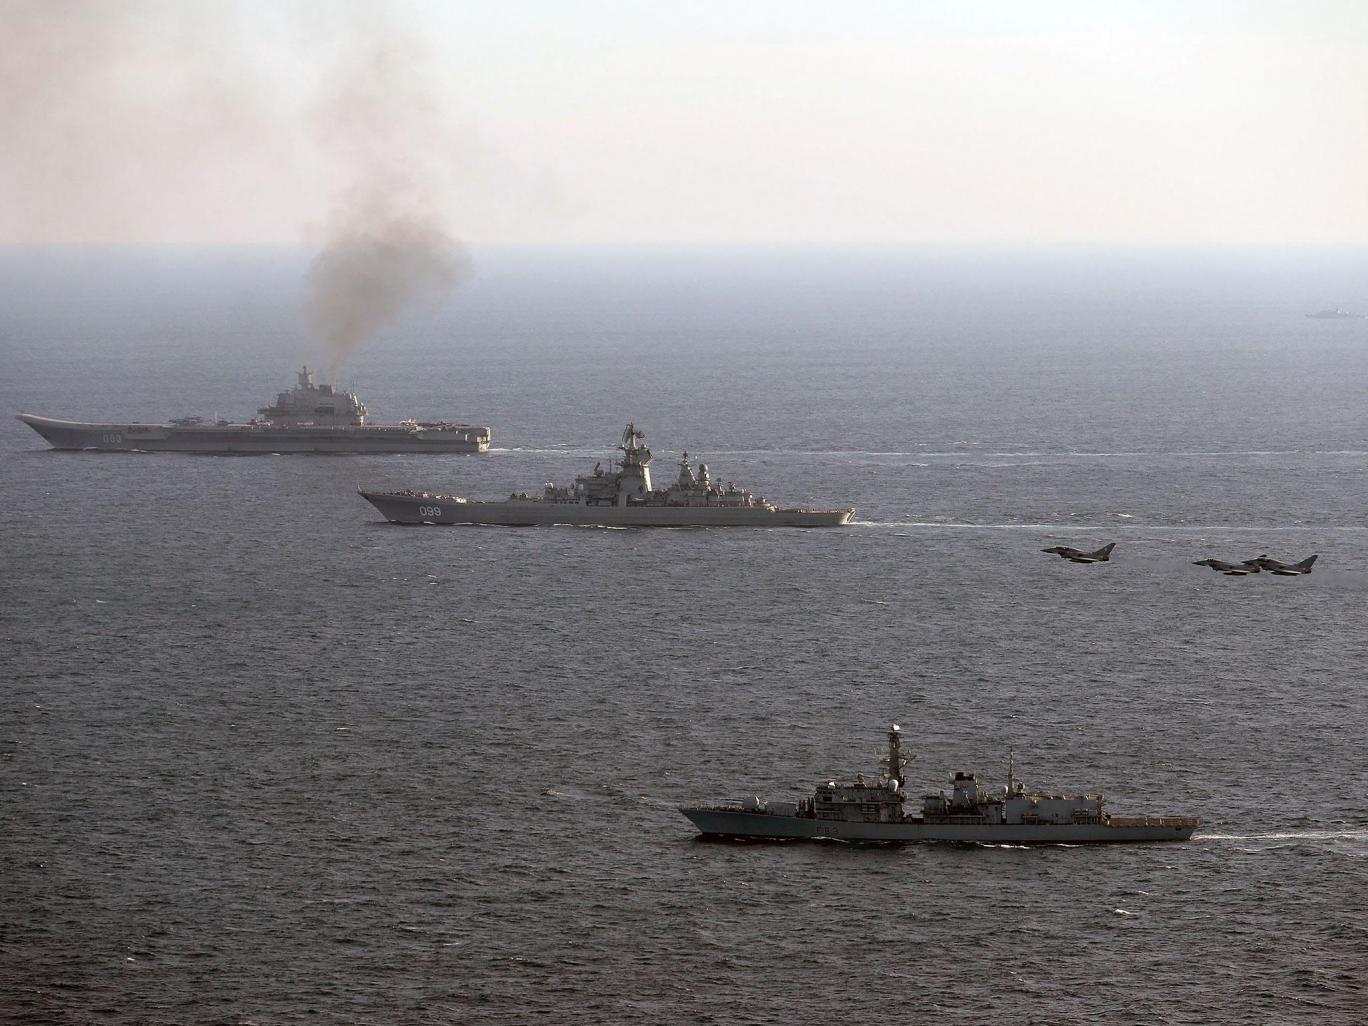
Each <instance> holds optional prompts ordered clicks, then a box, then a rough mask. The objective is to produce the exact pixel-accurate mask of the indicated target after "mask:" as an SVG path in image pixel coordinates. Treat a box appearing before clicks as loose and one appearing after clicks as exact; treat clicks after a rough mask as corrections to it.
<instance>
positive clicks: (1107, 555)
mask: <svg viewBox="0 0 1368 1026" xmlns="http://www.w3.org/2000/svg"><path fill="white" fill-rule="evenodd" d="M1114 548H1116V542H1107V544H1106V545H1103V546H1102V547H1101V548H1100V549H1098V550H1097V551H1096V552H1090V553H1088V556H1089V558H1090V559H1101V560H1108V559H1111V550H1112V549H1114ZM1311 558H1312V559H1315V558H1316V557H1315V556H1312V557H1311Z"/></svg>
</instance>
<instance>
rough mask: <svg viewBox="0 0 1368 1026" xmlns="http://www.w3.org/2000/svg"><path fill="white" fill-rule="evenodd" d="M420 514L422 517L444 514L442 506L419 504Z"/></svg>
mask: <svg viewBox="0 0 1368 1026" xmlns="http://www.w3.org/2000/svg"><path fill="white" fill-rule="evenodd" d="M418 515H419V516H420V517H440V516H441V515H442V507H441V506H419V507H418Z"/></svg>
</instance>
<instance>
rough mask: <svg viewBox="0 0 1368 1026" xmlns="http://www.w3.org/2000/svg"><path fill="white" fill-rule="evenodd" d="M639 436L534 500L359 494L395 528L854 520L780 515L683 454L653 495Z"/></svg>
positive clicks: (839, 515)
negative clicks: (615, 455) (613, 459)
mask: <svg viewBox="0 0 1368 1026" xmlns="http://www.w3.org/2000/svg"><path fill="white" fill-rule="evenodd" d="M645 437H646V435H645V433H644V432H642V431H639V430H637V427H636V425H635V424H628V425H627V428H626V430H625V431H623V433H622V443H621V444H620V445H619V446H618V449H619V451H620V452H621V453H622V456H621V458H620V459H619V460H617V463H616V466H614V465H612V464H611V463H610V465H609V467H608V469H607V470H605V469H604V467H603V464H602V463H601V462H600V463H598V464H596V465H595V466H594V469H593V472H592V473H589V474H582V475H580V476H579V477H576V478H575V480H574V482H573V483H572V484H569V485H565V486H558V485H555V484H547V485H546V487H545V488H544V489H543V491H542V492H541V493H540V494H537V495H530V494H528V493H527V492H515V493H513V494H512V495H510V496H509V497H508V498H507V499H504V500H495V501H486V500H475V499H466V498H462V497H460V496H456V495H445V494H441V493H437V492H430V491H416V490H413V489H405V490H403V491H397V492H378V491H366V490H364V489H362V490H361V496H362V497H363V498H364V499H366V501H368V502H370V503H371V504H372V505H373V506H375V508H376V509H378V510H379V511H380V512H381V513H382V514H383V515H384V517H385V519H386V520H389V521H390V522H392V523H396V524H498V525H504V526H510V527H530V526H534V525H544V524H568V525H579V526H593V527H839V526H840V525H842V524H847V523H849V522H850V518H851V517H852V516H854V515H855V511H854V510H853V509H806V508H803V509H782V508H780V507H778V506H775V505H774V504H772V503H770V502H769V501H768V500H766V499H765V497H764V496H758V497H757V496H755V495H753V494H751V493H750V492H748V491H746V490H744V489H741V488H737V487H736V486H735V485H734V484H730V483H728V484H727V485H725V486H723V485H720V484H718V483H717V482H715V481H714V480H713V479H712V474H711V472H710V471H709V470H708V465H707V464H706V463H700V464H699V466H698V468H697V470H695V469H694V466H693V464H692V462H690V460H689V454H688V453H687V452H686V453H684V454H683V456H682V458H681V459H680V461H679V476H678V477H677V478H676V479H675V481H674V483H673V484H671V485H670V486H669V487H667V488H662V489H658V490H657V489H656V488H654V487H653V486H652V484H651V459H652V457H651V450H650V449H648V448H647V447H646V446H645V445H644V444H643V441H644V439H645Z"/></svg>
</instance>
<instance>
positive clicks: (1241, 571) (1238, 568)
mask: <svg viewBox="0 0 1368 1026" xmlns="http://www.w3.org/2000/svg"><path fill="white" fill-rule="evenodd" d="M1192 565H1193V566H1209V567H1211V569H1213V570H1217V571H1219V572H1221V573H1223V574H1225V575H1226V576H1227V577H1244V576H1246V575H1248V574H1257V573H1258V572H1259V571H1260V570H1262V569H1263V567H1261V566H1256V565H1255V564H1254V563H1252V562H1250V563H1226V562H1224V561H1222V560H1219V559H1199V560H1197V561H1196V562H1195V563H1193V564H1192Z"/></svg>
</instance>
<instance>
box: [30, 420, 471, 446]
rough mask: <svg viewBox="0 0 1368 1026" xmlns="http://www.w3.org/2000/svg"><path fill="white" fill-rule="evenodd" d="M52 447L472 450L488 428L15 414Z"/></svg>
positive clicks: (446, 425) (445, 425)
mask: <svg viewBox="0 0 1368 1026" xmlns="http://www.w3.org/2000/svg"><path fill="white" fill-rule="evenodd" d="M19 419H20V420H22V421H23V422H24V423H25V424H27V425H28V426H29V427H31V428H33V430H34V431H37V432H38V434H40V435H42V436H43V438H45V439H46V440H47V442H48V444H49V445H51V446H52V447H53V448H54V449H65V450H86V451H96V452H190V453H206V454H212V455H221V456H227V455H264V454H272V453H274V454H284V453H322V454H347V455H355V454H363V453H475V452H484V451H485V450H486V449H487V448H489V429H488V428H485V427H472V426H465V425H448V424H444V425H434V426H430V427H425V426H424V425H421V424H419V425H416V426H415V425H400V424H394V425H389V424H367V425H363V426H346V425H338V426H329V427H323V426H311V425H292V426H288V427H286V426H280V427H276V426H272V425H268V424H224V425H211V424H200V425H194V426H188V427H182V426H179V425H175V424H87V423H81V422H78V421H72V420H57V419H55V418H52V417H39V416H35V415H34V414H31V413H21V414H19Z"/></svg>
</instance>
